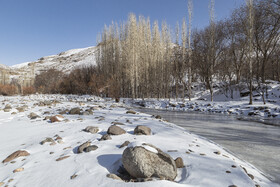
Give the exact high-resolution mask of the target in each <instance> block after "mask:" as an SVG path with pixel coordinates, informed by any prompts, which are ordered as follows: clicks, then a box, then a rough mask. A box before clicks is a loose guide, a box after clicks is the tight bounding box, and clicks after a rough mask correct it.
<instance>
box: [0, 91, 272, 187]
mask: <svg viewBox="0 0 280 187" xmlns="http://www.w3.org/2000/svg"><path fill="white" fill-rule="evenodd" d="M45 100H48V101H49V100H56V101H59V103H57V104H55V105H52V106H50V107H49V106H43V107H41V106H38V105H36V103H38V102H40V101H45ZM8 103H9V104H11V105H12V108H13V109H12V111H11V112H8V113H7V112H4V111H0V127H1V131H0V150H1V151H0V159H1V160H4V159H5V158H6V157H7V156H8V155H10V154H11V153H13V152H15V151H17V150H26V151H28V152H29V153H30V156H27V157H20V158H17V159H16V160H15V161H16V162H15V163H5V164H3V163H1V164H0V182H4V185H9V186H17V187H21V186H23V187H25V186H113V187H114V186H148V187H149V186H151V187H154V186H166V187H167V186H168V187H169V186H189V187H194V186H207V187H208V186H230V185H233V184H234V185H236V186H246V187H254V186H255V185H256V184H259V185H260V186H262V187H266V186H267V187H274V186H278V185H277V184H274V183H272V182H271V181H269V180H268V179H267V178H266V177H264V175H263V174H262V173H261V172H260V171H259V170H257V169H256V168H255V167H254V166H252V165H251V164H249V163H247V162H245V161H242V160H240V159H238V158H236V157H235V156H233V155H232V154H230V153H229V152H227V151H226V150H225V149H224V148H223V147H221V146H219V145H217V144H216V143H214V142H211V141H209V140H207V139H206V138H203V137H200V136H197V135H195V134H191V133H189V132H187V131H186V130H184V129H183V128H181V127H178V126H176V125H174V124H172V123H168V122H166V121H163V120H160V119H155V118H154V117H152V116H151V115H148V114H143V113H137V114H135V115H132V114H126V111H127V110H128V109H129V108H127V107H128V106H126V105H124V104H122V103H114V102H113V101H111V100H106V101H105V100H104V99H101V98H98V97H93V96H74V95H69V96H66V95H31V96H24V97H23V96H22V97H21V96H14V97H0V104H1V106H0V108H4V106H5V105H6V104H8ZM25 104H27V105H28V109H27V111H25V112H23V113H16V114H12V112H17V110H16V109H15V108H16V107H18V106H22V105H25ZM74 107H80V108H82V109H83V110H84V111H85V110H86V109H89V108H90V107H93V108H96V109H95V110H94V114H93V115H88V116H87V115H63V116H64V118H65V119H68V120H69V121H62V122H56V123H50V122H49V121H45V120H43V119H44V117H45V116H46V115H57V114H58V112H59V111H61V110H64V109H71V108H74ZM97 108H98V109H97ZM31 112H35V113H37V114H38V115H39V116H41V118H37V119H34V120H30V119H29V118H28V117H27V116H28V115H29V114H30V113H31ZM45 112H50V114H44V113H45ZM103 118H104V120H103ZM114 121H118V122H121V123H124V124H125V125H123V126H121V128H123V129H124V130H125V131H126V132H127V133H126V134H123V135H119V136H112V140H107V141H99V139H100V138H101V136H102V135H104V134H105V133H106V131H107V129H108V128H109V127H110V126H111V125H112V124H111V123H112V122H114ZM137 125H145V126H148V127H150V128H151V129H152V131H153V135H151V136H143V135H134V134H133V130H134V128H135V127H136V126H137ZM87 126H97V127H99V129H100V131H99V132H98V133H97V134H91V133H87V132H84V131H82V129H84V128H85V127H87ZM55 135H59V136H60V137H62V140H63V142H64V144H59V143H57V144H56V145H50V144H48V143H46V144H44V145H40V143H39V142H41V141H42V140H44V139H45V138H46V137H52V138H54V136H55ZM88 140H90V141H91V142H92V145H97V146H98V149H97V150H95V151H92V152H89V153H81V154H77V152H76V150H77V147H78V146H79V145H81V144H82V143H84V142H86V141H88ZM125 141H130V142H134V143H132V144H131V145H130V146H136V145H142V146H143V143H147V144H152V145H154V146H156V147H158V148H159V149H161V150H162V151H163V152H166V153H168V154H170V155H171V157H172V158H174V159H176V158H177V157H182V159H183V161H184V164H185V166H186V167H185V168H182V169H178V176H177V178H176V179H175V181H174V182H172V181H165V180H156V179H154V180H153V181H149V182H145V183H133V182H127V183H125V182H122V181H119V180H113V179H110V178H107V177H106V175H107V174H108V173H116V172H117V170H118V167H119V166H120V165H121V157H122V153H123V151H124V149H125V147H124V148H119V147H120V145H121V144H122V143H123V142H125ZM144 147H145V148H146V149H148V150H150V151H155V150H153V149H152V147H150V146H146V145H145V146H144ZM170 150H176V151H170ZM216 151H219V152H220V153H221V154H220V155H218V154H215V153H214V152H216ZM50 152H54V153H53V154H50ZM186 152H187V153H186ZM62 156H70V157H69V158H66V159H64V160H62V161H56V159H57V158H60V157H62ZM24 158H25V160H24ZM233 165H234V166H236V168H233V167H232V166H233ZM21 167H23V168H24V171H22V172H18V173H13V170H14V169H17V168H21ZM242 167H244V168H246V170H247V171H248V173H250V174H252V175H253V176H254V179H253V180H252V179H251V178H250V177H248V175H247V174H246V173H245V171H244V170H243V168H242ZM226 171H230V172H231V173H227V172H226ZM74 174H76V175H77V177H76V178H74V179H70V177H71V176H72V175H74ZM116 174H117V173H116ZM10 179H13V180H12V181H10V182H8V181H9V180H10Z"/></svg>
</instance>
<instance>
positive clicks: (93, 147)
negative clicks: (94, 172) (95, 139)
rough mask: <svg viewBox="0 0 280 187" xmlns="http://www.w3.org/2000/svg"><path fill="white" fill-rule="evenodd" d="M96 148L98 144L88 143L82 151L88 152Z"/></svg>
mask: <svg viewBox="0 0 280 187" xmlns="http://www.w3.org/2000/svg"><path fill="white" fill-rule="evenodd" d="M96 149H98V146H96V145H90V146H88V147H86V148H85V149H84V152H86V153H88V152H91V151H95V150H96Z"/></svg>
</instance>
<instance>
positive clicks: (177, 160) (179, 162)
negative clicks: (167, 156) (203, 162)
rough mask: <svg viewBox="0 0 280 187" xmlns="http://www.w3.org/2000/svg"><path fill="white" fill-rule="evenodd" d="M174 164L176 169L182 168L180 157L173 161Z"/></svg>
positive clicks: (182, 162)
mask: <svg viewBox="0 0 280 187" xmlns="http://www.w3.org/2000/svg"><path fill="white" fill-rule="evenodd" d="M175 164H176V167H177V168H183V167H185V166H184V161H183V159H182V158H181V157H178V158H176V159H175Z"/></svg>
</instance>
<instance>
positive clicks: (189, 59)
mask: <svg viewBox="0 0 280 187" xmlns="http://www.w3.org/2000/svg"><path fill="white" fill-rule="evenodd" d="M188 16H189V32H188V62H189V63H188V97H189V101H191V97H192V48H191V41H192V17H193V2H192V0H189V1H188Z"/></svg>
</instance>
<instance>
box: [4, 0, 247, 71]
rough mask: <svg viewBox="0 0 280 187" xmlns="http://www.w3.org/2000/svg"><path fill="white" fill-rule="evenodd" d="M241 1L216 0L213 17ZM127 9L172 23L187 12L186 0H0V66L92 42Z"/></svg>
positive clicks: (199, 19) (197, 4) (202, 1)
mask: <svg viewBox="0 0 280 187" xmlns="http://www.w3.org/2000/svg"><path fill="white" fill-rule="evenodd" d="M244 1H245V0H216V2H215V12H216V19H217V20H220V19H224V18H225V17H227V16H229V15H230V13H231V11H232V10H233V9H234V8H236V7H238V6H240V5H241V4H243V3H244ZM193 2H194V3H193V4H194V17H193V27H196V28H203V27H204V26H206V25H207V24H208V22H209V11H208V4H209V0H193ZM130 12H133V13H135V14H136V15H143V16H145V17H148V16H149V17H150V19H151V21H153V20H158V21H159V22H161V21H163V20H166V21H167V23H168V24H169V25H170V26H171V27H174V26H175V25H176V22H177V21H180V22H181V21H182V19H183V18H184V16H186V14H187V0H0V25H1V27H0V64H5V65H8V66H10V65H14V64H19V63H22V62H28V61H34V60H36V59H38V58H40V57H43V56H48V55H53V54H58V53H59V52H62V51H65V50H69V49H75V48H83V47H89V46H94V45H95V44H96V43H95V40H96V36H97V34H98V33H99V32H100V31H101V30H102V28H103V26H104V24H107V25H109V24H110V23H111V22H112V21H123V20H126V19H127V16H128V14H129V13H130Z"/></svg>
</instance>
